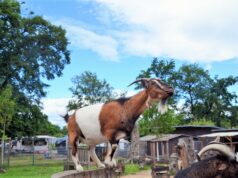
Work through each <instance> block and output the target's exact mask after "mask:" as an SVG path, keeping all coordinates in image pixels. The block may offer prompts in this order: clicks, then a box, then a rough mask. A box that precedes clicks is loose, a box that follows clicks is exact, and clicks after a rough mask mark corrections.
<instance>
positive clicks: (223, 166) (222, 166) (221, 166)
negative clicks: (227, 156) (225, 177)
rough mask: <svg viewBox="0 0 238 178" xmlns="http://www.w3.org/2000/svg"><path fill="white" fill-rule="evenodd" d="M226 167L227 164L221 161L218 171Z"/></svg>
mask: <svg viewBox="0 0 238 178" xmlns="http://www.w3.org/2000/svg"><path fill="white" fill-rule="evenodd" d="M227 167H228V165H227V164H224V163H222V164H220V165H219V167H218V170H219V171H224V170H225V169H226V168H227Z"/></svg>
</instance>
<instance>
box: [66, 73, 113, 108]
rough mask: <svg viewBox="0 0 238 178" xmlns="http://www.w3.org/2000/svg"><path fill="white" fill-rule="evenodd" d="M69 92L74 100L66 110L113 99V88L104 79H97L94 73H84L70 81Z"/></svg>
mask: <svg viewBox="0 0 238 178" xmlns="http://www.w3.org/2000/svg"><path fill="white" fill-rule="evenodd" d="M72 82H73V85H74V86H73V87H72V88H70V90H71V91H72V93H73V96H74V97H75V98H76V100H72V101H70V102H69V105H68V109H76V108H79V107H82V106H85V105H89V104H95V103H99V102H106V101H108V100H111V99H112V98H113V95H114V93H113V87H111V86H110V85H109V84H108V83H107V81H106V80H105V79H103V80H100V79H98V77H97V75H96V74H95V73H92V72H90V71H85V72H84V73H82V74H81V75H77V76H75V77H74V78H73V79H72Z"/></svg>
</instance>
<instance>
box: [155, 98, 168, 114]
mask: <svg viewBox="0 0 238 178" xmlns="http://www.w3.org/2000/svg"><path fill="white" fill-rule="evenodd" d="M157 107H158V112H159V113H161V114H164V113H166V112H167V110H168V105H167V99H162V100H161V101H160V102H159V103H158V106H157Z"/></svg>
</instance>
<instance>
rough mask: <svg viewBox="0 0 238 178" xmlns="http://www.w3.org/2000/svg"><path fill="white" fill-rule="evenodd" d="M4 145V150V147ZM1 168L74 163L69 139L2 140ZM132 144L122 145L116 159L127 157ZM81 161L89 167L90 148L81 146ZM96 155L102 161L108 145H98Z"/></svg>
mask: <svg viewBox="0 0 238 178" xmlns="http://www.w3.org/2000/svg"><path fill="white" fill-rule="evenodd" d="M3 145H4V149H2V146H3ZM0 148H1V149H0V167H12V166H27V165H40V164H42V165H46V164H62V166H63V165H65V162H72V160H71V156H70V155H71V154H70V147H68V144H67V139H63V140H60V141H58V142H57V141H56V142H54V143H51V142H49V141H46V139H36V138H27V139H21V140H11V139H5V140H4V141H3V142H2V140H1V139H0ZM129 149H130V144H125V143H123V144H121V145H120V146H119V147H118V149H117V151H116V157H127V156H128V152H129ZM78 151H79V152H78V155H79V160H80V162H81V163H82V164H84V165H89V163H90V161H91V160H90V156H89V152H88V146H86V145H79V147H78ZM95 151H96V154H97V155H98V157H99V159H100V160H101V161H103V160H104V156H105V155H106V151H107V145H106V144H104V145H97V146H96V150H95Z"/></svg>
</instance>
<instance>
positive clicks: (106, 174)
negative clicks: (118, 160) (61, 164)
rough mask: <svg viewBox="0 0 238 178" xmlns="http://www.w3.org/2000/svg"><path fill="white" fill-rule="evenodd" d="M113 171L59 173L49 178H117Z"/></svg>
mask: <svg viewBox="0 0 238 178" xmlns="http://www.w3.org/2000/svg"><path fill="white" fill-rule="evenodd" d="M117 177H119V176H117V174H116V172H115V171H114V170H113V169H109V168H104V169H96V170H87V171H82V172H78V171H76V170H70V171H64V172H59V173H56V174H54V175H52V176H51V178H117Z"/></svg>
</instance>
